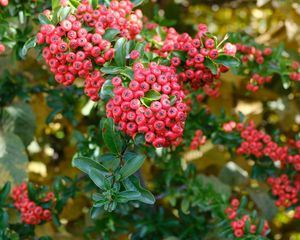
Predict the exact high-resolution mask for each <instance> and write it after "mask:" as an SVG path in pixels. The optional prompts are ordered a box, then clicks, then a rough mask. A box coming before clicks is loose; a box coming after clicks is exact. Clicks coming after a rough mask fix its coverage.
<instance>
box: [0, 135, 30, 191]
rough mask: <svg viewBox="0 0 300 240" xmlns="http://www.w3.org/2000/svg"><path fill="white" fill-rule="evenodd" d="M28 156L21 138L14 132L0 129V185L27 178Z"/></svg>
mask: <svg viewBox="0 0 300 240" xmlns="http://www.w3.org/2000/svg"><path fill="white" fill-rule="evenodd" d="M27 163H28V157H27V155H26V152H25V147H24V144H23V142H22V141H21V139H20V138H19V137H18V136H17V135H15V134H14V133H3V132H1V131H0V176H2V177H1V178H0V185H2V184H4V183H6V182H7V181H11V182H12V183H17V184H20V183H21V182H23V181H25V180H26V179H27V173H26V169H27Z"/></svg>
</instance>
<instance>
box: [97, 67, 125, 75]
mask: <svg viewBox="0 0 300 240" xmlns="http://www.w3.org/2000/svg"><path fill="white" fill-rule="evenodd" d="M100 71H101V72H102V73H105V74H119V73H120V72H121V71H124V68H122V67H114V66H107V67H102V68H100Z"/></svg>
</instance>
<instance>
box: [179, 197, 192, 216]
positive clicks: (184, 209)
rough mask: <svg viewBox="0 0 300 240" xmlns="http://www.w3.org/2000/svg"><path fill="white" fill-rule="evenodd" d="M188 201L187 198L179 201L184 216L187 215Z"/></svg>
mask: <svg viewBox="0 0 300 240" xmlns="http://www.w3.org/2000/svg"><path fill="white" fill-rule="evenodd" d="M189 208H190V201H189V200H188V199H187V198H184V199H183V200H182V201H181V205H180V209H181V211H182V212H183V213H184V214H189V212H190V211H189Z"/></svg>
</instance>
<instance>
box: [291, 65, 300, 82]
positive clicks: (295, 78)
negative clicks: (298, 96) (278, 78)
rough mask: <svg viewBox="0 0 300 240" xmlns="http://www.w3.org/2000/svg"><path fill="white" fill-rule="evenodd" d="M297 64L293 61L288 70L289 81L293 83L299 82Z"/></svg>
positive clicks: (299, 73) (299, 74)
mask: <svg viewBox="0 0 300 240" xmlns="http://www.w3.org/2000/svg"><path fill="white" fill-rule="evenodd" d="M299 66H300V64H299V62H296V61H293V62H292V64H291V66H290V68H291V70H290V71H291V73H290V79H291V80H293V81H300V72H299Z"/></svg>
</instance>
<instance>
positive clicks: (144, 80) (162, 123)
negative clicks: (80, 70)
mask: <svg viewBox="0 0 300 240" xmlns="http://www.w3.org/2000/svg"><path fill="white" fill-rule="evenodd" d="M133 69H134V80H132V81H131V82H130V83H129V87H128V88H126V87H124V86H125V83H123V81H122V78H120V77H114V78H113V79H112V84H113V85H114V86H115V88H114V93H115V96H114V97H113V98H112V99H110V100H109V101H108V103H107V105H106V113H107V116H108V117H110V118H113V119H114V122H115V123H117V124H118V127H119V129H120V130H121V131H123V132H125V133H126V134H128V135H129V136H132V137H134V136H135V134H136V133H145V139H146V141H147V142H148V143H152V144H153V146H154V147H156V148H157V147H167V146H169V145H175V146H178V145H179V144H180V143H181V141H182V138H181V136H182V133H183V129H184V123H185V120H186V116H187V114H186V104H185V103H183V102H182V100H183V99H184V93H183V91H182V90H181V87H180V85H179V84H178V75H177V74H176V73H175V69H174V68H172V67H168V66H163V65H157V64H156V63H154V62H151V63H149V67H148V68H145V67H144V65H143V64H141V63H135V64H134V66H133ZM152 95H153V96H152Z"/></svg>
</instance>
